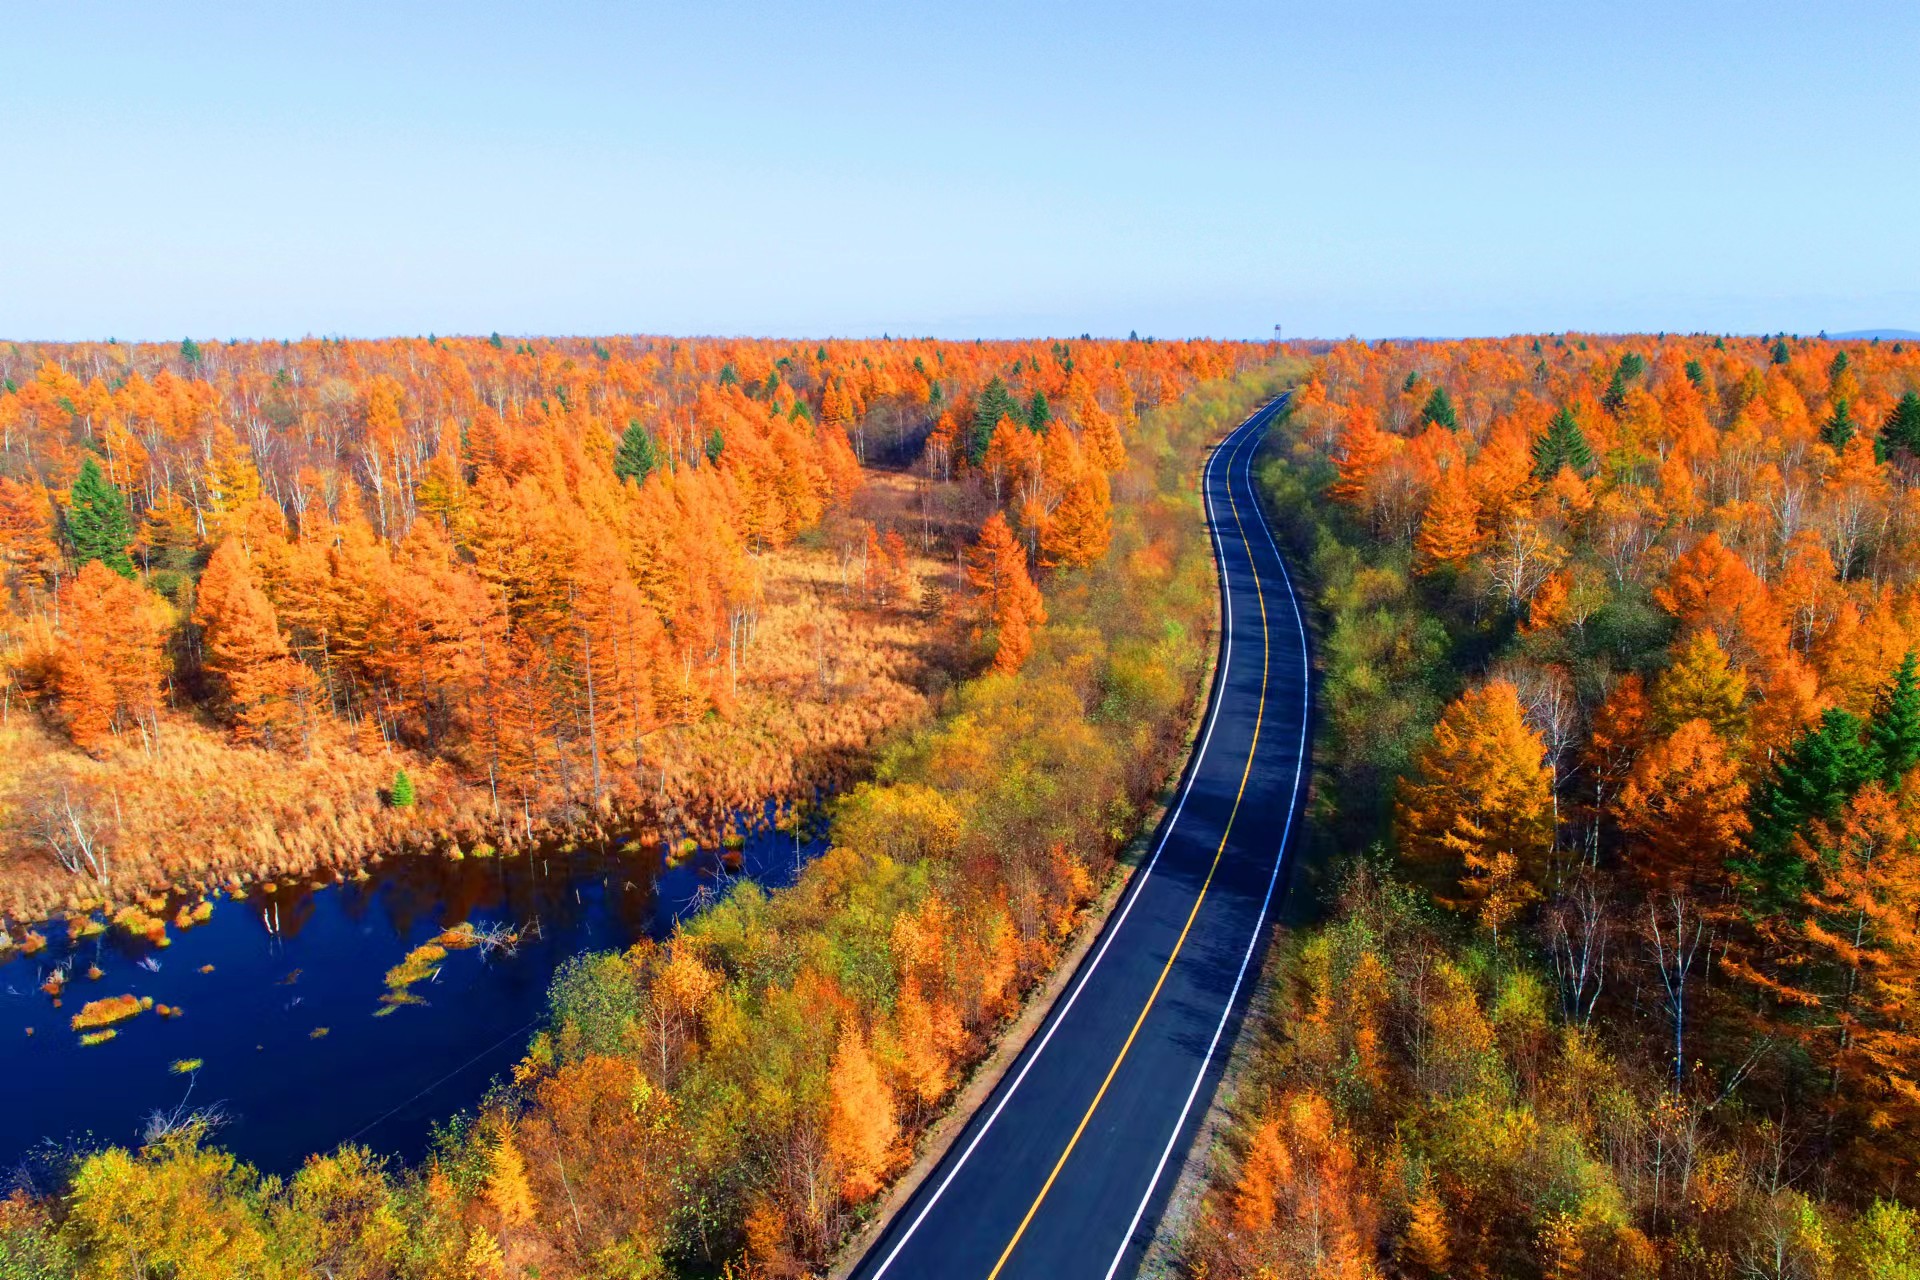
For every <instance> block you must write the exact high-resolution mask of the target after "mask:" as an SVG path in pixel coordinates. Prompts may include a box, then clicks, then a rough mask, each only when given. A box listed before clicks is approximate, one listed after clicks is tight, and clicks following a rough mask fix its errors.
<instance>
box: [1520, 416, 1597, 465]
mask: <svg viewBox="0 0 1920 1280" xmlns="http://www.w3.org/2000/svg"><path fill="white" fill-rule="evenodd" d="M1592 466H1593V450H1592V449H1591V448H1589V447H1588V446H1587V437H1586V433H1585V432H1583V431H1581V430H1580V423H1579V422H1578V421H1577V420H1576V419H1575V418H1574V416H1573V410H1572V409H1569V408H1568V407H1567V406H1565V405H1562V406H1560V411H1559V412H1558V413H1556V414H1554V415H1553V421H1551V422H1549V423H1548V424H1547V434H1545V435H1543V436H1541V437H1540V439H1539V440H1538V441H1537V442H1536V443H1535V444H1534V446H1533V473H1534V475H1536V476H1538V477H1539V478H1540V479H1542V480H1551V479H1553V478H1554V477H1555V476H1557V475H1559V474H1560V468H1562V467H1572V468H1573V469H1574V471H1575V472H1576V473H1578V474H1581V475H1585V474H1586V473H1587V471H1588V470H1589V469H1590V468H1591V467H1592Z"/></svg>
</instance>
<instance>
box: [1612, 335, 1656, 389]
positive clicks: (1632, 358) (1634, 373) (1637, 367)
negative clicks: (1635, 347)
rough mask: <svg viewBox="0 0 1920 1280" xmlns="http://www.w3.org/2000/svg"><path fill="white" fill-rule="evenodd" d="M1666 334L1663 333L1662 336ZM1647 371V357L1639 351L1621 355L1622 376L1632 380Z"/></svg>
mask: <svg viewBox="0 0 1920 1280" xmlns="http://www.w3.org/2000/svg"><path fill="white" fill-rule="evenodd" d="M1664 336H1665V335H1664V334H1663V335H1662V337H1664ZM1646 371H1647V358H1646V357H1645V356H1643V355H1641V354H1640V353H1639V352H1638V351H1629V352H1627V353H1626V354H1625V355H1623V356H1621V357H1620V370H1619V372H1620V376H1621V377H1622V378H1624V379H1626V380H1627V381H1628V382H1632V381H1633V380H1634V379H1635V378H1638V377H1639V376H1640V375H1641V374H1643V373H1645V372H1646Z"/></svg>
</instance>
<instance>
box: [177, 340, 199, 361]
mask: <svg viewBox="0 0 1920 1280" xmlns="http://www.w3.org/2000/svg"><path fill="white" fill-rule="evenodd" d="M180 358H181V359H182V360H185V361H186V362H187V363H188V364H190V365H197V364H199V363H200V344H199V343H197V342H195V341H194V340H193V339H192V338H182V339H180Z"/></svg>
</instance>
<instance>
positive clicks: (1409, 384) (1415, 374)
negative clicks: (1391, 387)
mask: <svg viewBox="0 0 1920 1280" xmlns="http://www.w3.org/2000/svg"><path fill="white" fill-rule="evenodd" d="M1419 385H1420V371H1419V370H1418V369H1409V370H1407V380H1406V381H1405V382H1403V383H1401V384H1400V389H1401V390H1402V391H1405V392H1408V393H1409V394H1411V393H1412V391H1413V389H1414V388H1415V387H1417V386H1419Z"/></svg>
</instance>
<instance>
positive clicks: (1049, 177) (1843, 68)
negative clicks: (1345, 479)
mask: <svg viewBox="0 0 1920 1280" xmlns="http://www.w3.org/2000/svg"><path fill="white" fill-rule="evenodd" d="M5 30H6V40H5V44H4V45H0V56H4V58H5V60H6V65H7V72H6V74H5V75H4V76H0V125H4V134H0V136H4V139H5V143H4V146H5V171H6V173H7V175H8V177H7V181H6V183H5V186H4V188H3V189H0V246H3V247H0V337H8V338H16V339H28V338H41V339H75V338H105V337H109V336H118V337H120V338H123V339H124V338H174V337H178V336H181V335H183V334H193V335H195V336H199V337H207V338H229V337H238V338H251V337H284V336H294V337H297V336H300V335H303V334H323V333H324V334H343V335H350V336H372V335H380V334H395V333H404V334H411V333H427V332H439V333H475V332H477V333H485V332H489V331H494V330H498V331H500V332H502V333H615V332H649V333H723V334H771V335H805V336H814V335H828V334H839V335H866V334H874V335H877V334H879V333H881V332H883V331H885V332H892V333H896V334H898V333H912V334H931V335H937V336H942V337H970V336H987V337H997V336H1013V335H1047V334H1077V333H1080V332H1083V331H1085V332H1092V333H1096V334H1125V333H1126V332H1127V331H1128V330H1130V329H1132V330H1138V331H1139V332H1141V333H1143V334H1145V333H1154V334H1159V335H1163V336H1185V335H1211V336H1222V337H1264V336H1271V333H1272V326H1273V325H1274V324H1275V323H1276V322H1278V323H1282V324H1284V325H1285V326H1286V332H1287V334H1288V335H1289V336H1327V337H1334V336H1344V335H1346V334H1349V333H1353V334H1359V335H1362V336H1368V337H1381V336H1399V335H1433V336H1439V335H1461V334H1481V333H1507V332H1514V331H1528V330H1559V329H1567V328H1576V329H1582V330H1611V331H1620V330H1655V329H1667V330H1683V331H1690V330H1696V329H1707V330H1723V331H1741V332H1759V331H1771V330H1777V329H1786V330H1788V331H1794V332H1813V331H1816V330H1820V329H1826V330H1829V331H1834V332H1839V331H1842V330H1848V329H1858V328H1880V327H1903V328H1914V329H1920V234H1917V233H1920V165H1916V163H1915V153H1916V149H1917V146H1920V132H1917V131H1916V125H1920V94H1916V92H1915V87H1914V86H1915V76H1914V68H1915V65H1916V61H1917V60H1920V6H1916V5H1913V4H1911V3H1906V4H1893V3H1881V4H1846V3H1837V4H1831V5H1823V6H1802V5H1792V4H1776V3H1760V2H1751V0H1750V2H1748V3H1742V4H1731V3H1729V4H1678V5H1674V4H1652V3H1620V4H1613V5H1607V6H1600V5H1564V6H1563V5H1543V4H1539V3H1537V0H1535V2H1533V3H1524V4H1522V3H1500V4H1475V5H1463V4H1445V3H1433V4H1414V3H1345V4H1321V5H1314V6H1305V5H1291V4H1262V5H1253V4H1223V3H1188V4H1181V5H1170V4H1165V3H1160V4H1109V5H1100V6H1090V5H1076V4H1061V5H1055V6H1049V7H1041V6H1023V5H1008V4H999V3H970V4H966V5H951V6H940V7H928V6H919V5H909V4H888V5H881V4H871V5H865V4H841V5H834V6H831V7H828V6H797V5H796V6H770V5H748V4H727V3H710V4H704V5H699V6H692V5H688V6H684V7H683V6H673V7H668V6H658V5H614V4H565V3H549V4H541V5H527V4H518V5H500V4H491V3H479V2H477V0H476V2H475V3H470V4H466V5H457V6H456V5H426V4H410V3H385V4H363V3H353V2H339V3H332V4H327V5H300V6H295V5H280V4H247V5H214V4H187V5H169V6H157V5H132V4H126V5H103V4H92V3H85V2H84V0H83V2H81V3H74V4H63V5H45V4H43V5H35V6H18V7H16V8H15V9H13V10H12V11H10V12H9V15H8V19H7V23H6V27H5Z"/></svg>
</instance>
